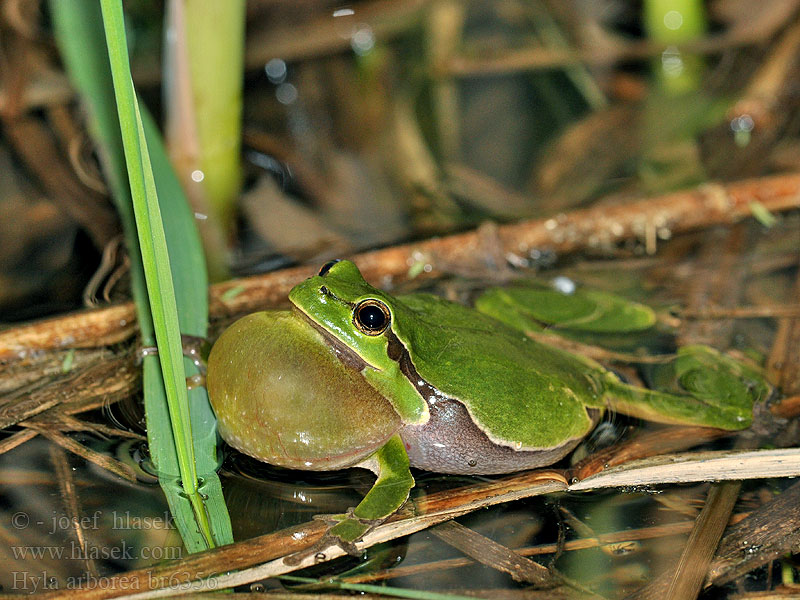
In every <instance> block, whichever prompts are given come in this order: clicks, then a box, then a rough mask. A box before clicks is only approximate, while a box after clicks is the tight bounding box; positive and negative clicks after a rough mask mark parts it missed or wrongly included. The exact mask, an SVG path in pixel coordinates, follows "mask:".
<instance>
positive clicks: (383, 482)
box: [314, 435, 414, 554]
mask: <svg viewBox="0 0 800 600" xmlns="http://www.w3.org/2000/svg"><path fill="white" fill-rule="evenodd" d="M356 466H359V467H363V468H366V469H369V470H371V471H373V472H374V473H375V474H376V475H377V476H378V479H377V481H376V482H375V485H373V486H372V489H370V491H369V492H368V493H367V495H366V496H364V499H363V500H362V501H361V502H360V503H359V504H358V506H356V507H355V508H354V509H352V510H349V511H348V512H347V514H345V515H336V516H335V517H333V520H334V521H335V522H336V524H335V525H333V526H332V527H331V528H330V529H329V530H328V531H327V532H326V533H325V535H324V537H323V538H322V539H321V540H320V541H319V542H318V543H317V545H316V546H315V547H314V553H316V551H318V550H321V549H324V548H327V547H329V546H331V545H338V546H340V547H341V548H342V549H344V550H345V551H346V552H348V553H349V554H358V551H357V549H356V546H355V543H356V542H357V541H359V540H360V539H361V538H362V537H364V535H365V534H366V533H367V532H368V531H370V530H371V529H372V528H373V527H375V526H376V525H379V524H380V523H382V522H383V521H384V520H386V519H387V518H388V517H389V516H391V515H392V514H394V513H395V512H396V511H397V510H398V509H399V508H400V507H401V506H403V504H404V503H405V502H406V500H408V494H409V492H410V491H411V488H412V487H414V478H413V477H412V476H411V471H410V470H409V462H408V454H406V449H405V446H404V445H403V442H402V440H401V439H400V436H399V435H394V436H393V437H392V438H391V439H390V440H389V441H388V442H387V443H386V444H384V446H383V447H381V448H380V449H379V450H378V451H377V452H375V453H374V454H372V455H370V456H369V457H368V458H366V459H365V460H364V461H363V462H361V463H359V464H358V465H356Z"/></svg>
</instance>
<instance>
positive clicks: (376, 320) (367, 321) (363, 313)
mask: <svg viewBox="0 0 800 600" xmlns="http://www.w3.org/2000/svg"><path fill="white" fill-rule="evenodd" d="M358 318H359V320H360V321H361V324H362V325H363V326H364V328H365V329H371V330H373V331H377V330H379V329H382V328H383V326H384V325H386V315H385V314H384V313H383V311H382V310H381V309H380V308H379V307H377V306H375V305H374V304H368V305H367V306H364V307H362V308H361V310H359V311H358Z"/></svg>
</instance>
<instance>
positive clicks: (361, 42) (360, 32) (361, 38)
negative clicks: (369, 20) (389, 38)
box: [350, 24, 375, 56]
mask: <svg viewBox="0 0 800 600" xmlns="http://www.w3.org/2000/svg"><path fill="white" fill-rule="evenodd" d="M350 47H351V48H353V52H355V53H356V54H358V55H359V56H364V55H365V54H368V53H369V52H370V50H372V49H373V48H374V47H375V34H374V33H372V28H371V27H370V26H369V25H365V24H361V25H359V26H358V29H356V30H355V31H354V32H353V36H352V37H351V38H350Z"/></svg>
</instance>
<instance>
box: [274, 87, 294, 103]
mask: <svg viewBox="0 0 800 600" xmlns="http://www.w3.org/2000/svg"><path fill="white" fill-rule="evenodd" d="M275 98H277V100H278V102H280V103H281V104H292V103H293V102H294V101H295V100H297V88H296V87H294V86H293V85H292V84H291V83H282V84H280V85H279V86H278V89H276V90H275Z"/></svg>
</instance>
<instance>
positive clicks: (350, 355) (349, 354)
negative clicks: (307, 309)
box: [292, 305, 373, 372]
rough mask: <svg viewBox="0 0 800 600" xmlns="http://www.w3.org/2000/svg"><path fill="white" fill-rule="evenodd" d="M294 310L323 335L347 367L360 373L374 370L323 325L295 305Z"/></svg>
mask: <svg viewBox="0 0 800 600" xmlns="http://www.w3.org/2000/svg"><path fill="white" fill-rule="evenodd" d="M292 310H293V311H294V312H295V314H297V315H299V316H300V317H301V318H302V319H303V320H305V322H306V323H308V324H309V325H311V326H312V327H313V328H314V329H316V330H317V331H318V332H319V333H320V335H322V339H323V340H325V343H326V344H327V345H328V346H329V347H330V348H331V350H333V351H334V352H335V353H336V356H337V358H338V359H339V360H340V361H342V363H344V365H345V366H347V367H349V368H352V369H355V370H356V371H358V372H361V371H363V370H364V369H366V368H370V369H371V368H373V367H372V365H370V364H369V363H368V362H367V361H365V360H364V359H363V358H361V357H360V356H359V355H358V354H357V353H356V352H355V351H354V350H353V349H352V348H350V347H349V346H348V345H347V344H344V343H343V342H342V341H341V340H339V339H338V338H337V337H336V336H334V335H333V334H332V333H331V332H330V331H328V330H327V329H325V328H324V327H323V326H322V325H320V324H319V323H317V322H316V321H315V320H314V319H312V318H311V317H309V316H308V315H307V314H306V313H304V312H303V311H302V310H300V309H299V308H297V307H296V306H294V305H292Z"/></svg>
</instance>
